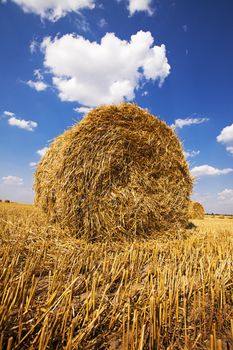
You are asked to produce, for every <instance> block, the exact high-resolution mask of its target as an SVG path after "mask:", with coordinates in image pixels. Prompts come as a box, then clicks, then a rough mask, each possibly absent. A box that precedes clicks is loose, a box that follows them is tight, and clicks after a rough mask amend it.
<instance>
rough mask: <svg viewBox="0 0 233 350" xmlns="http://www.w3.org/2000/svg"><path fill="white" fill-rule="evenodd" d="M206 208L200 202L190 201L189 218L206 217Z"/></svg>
mask: <svg viewBox="0 0 233 350" xmlns="http://www.w3.org/2000/svg"><path fill="white" fill-rule="evenodd" d="M204 216H205V210H204V207H203V206H202V205H201V203H199V202H193V201H190V203H189V218H190V219H204Z"/></svg>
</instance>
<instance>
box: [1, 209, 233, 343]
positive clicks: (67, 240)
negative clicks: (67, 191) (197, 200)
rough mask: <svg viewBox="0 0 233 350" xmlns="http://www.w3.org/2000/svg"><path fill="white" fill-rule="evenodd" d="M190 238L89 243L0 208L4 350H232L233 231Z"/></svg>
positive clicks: (220, 229) (211, 228)
mask: <svg viewBox="0 0 233 350" xmlns="http://www.w3.org/2000/svg"><path fill="white" fill-rule="evenodd" d="M194 223H195V224H196V225H197V229H196V230H193V231H190V232H191V234H190V237H189V238H188V239H186V240H173V241H171V240H170V241H167V242H161V241H153V240H150V241H145V242H143V241H138V240H135V241H134V242H133V243H127V242H125V243H124V244H122V243H121V244H120V243H118V244H117V243H107V242H106V243H94V244H91V243H87V242H86V241H84V240H77V239H75V238H73V237H70V236H69V234H68V233H67V232H64V231H61V229H60V228H58V227H57V226H48V225H47V224H45V221H44V217H43V216H41V214H39V213H38V212H37V211H36V210H35V209H34V207H33V206H20V205H15V204H4V203H1V204H0V232H1V236H0V239H1V242H0V243H1V245H0V259H1V260H0V264H1V270H0V334H1V336H0V349H1V350H2V349H7V350H11V349H31V350H32V349H35V350H42V349H43V350H45V349H57V350H60V349H64V350H68V349H69V350H71V349H80V350H87V349H93V350H94V349H96V350H97V349H98V350H101V349H111V350H118V349H119V350H133V349H134V350H144V349H145V350H146V349H148V350H154V349H167V350H168V349H169V350H172V349H174V350H175V349H186V350H195V349H211V350H221V349H223V350H230V349H232V347H233V340H232V335H233V334H232V333H233V312H232V255H233V242H232V233H233V227H232V224H231V220H229V219H224V220H223V219H221V220H220V219H213V218H206V219H205V220H200V221H199V220H196V221H194Z"/></svg>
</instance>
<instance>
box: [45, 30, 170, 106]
mask: <svg viewBox="0 0 233 350" xmlns="http://www.w3.org/2000/svg"><path fill="white" fill-rule="evenodd" d="M153 41H154V39H153V37H152V35H151V33H150V32H143V31H139V32H137V33H136V34H135V35H132V36H131V40H130V41H129V42H128V41H126V40H121V39H119V38H118V37H117V36H116V35H115V34H114V33H107V34H106V35H105V36H104V37H103V38H102V39H101V42H100V43H97V42H90V41H89V40H86V39H85V38H83V37H82V36H75V35H72V34H67V35H64V36H62V37H60V38H58V37H56V38H55V39H53V40H52V39H51V38H45V39H44V40H43V43H42V45H41V47H42V49H43V50H44V56H45V59H44V65H45V66H46V67H47V68H49V69H50V72H51V73H52V74H53V83H54V85H55V86H56V88H57V89H58V91H59V97H60V99H61V100H62V101H73V102H75V101H76V102H79V103H80V104H82V105H86V106H97V105H100V104H107V103H118V102H121V101H123V100H133V99H134V92H135V89H136V88H137V89H138V88H139V87H141V85H142V81H143V82H145V80H148V81H155V80H158V81H159V84H160V85H161V84H162V83H163V82H164V80H165V78H166V77H167V76H168V75H169V73H170V65H169V64H168V61H167V57H166V48H165V45H161V46H156V45H155V46H152V45H153ZM129 62H130V64H129Z"/></svg>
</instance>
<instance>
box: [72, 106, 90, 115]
mask: <svg viewBox="0 0 233 350" xmlns="http://www.w3.org/2000/svg"><path fill="white" fill-rule="evenodd" d="M91 109H92V108H90V107H84V106H83V107H77V108H74V111H75V112H77V113H80V114H87V113H88V112H90V111H91Z"/></svg>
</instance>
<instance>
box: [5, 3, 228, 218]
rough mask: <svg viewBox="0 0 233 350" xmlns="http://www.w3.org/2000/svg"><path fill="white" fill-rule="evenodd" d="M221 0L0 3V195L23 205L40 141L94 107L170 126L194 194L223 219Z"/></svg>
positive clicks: (224, 43) (224, 14)
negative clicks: (124, 104) (143, 115)
mask: <svg viewBox="0 0 233 350" xmlns="http://www.w3.org/2000/svg"><path fill="white" fill-rule="evenodd" d="M232 13H233V3H232V1H231V0H223V1H220V0H209V1H208V0H206V1H201V0H198V1H193V0H190V1H186V0H183V1H182V0H179V1H178V0H177V1H172V0H163V1H156V0H152V1H150V0H69V1H68V0H56V1H55V0H49V1H48V0H37V1H32V0H7V1H6V0H5V1H0V44H1V54H0V91H1V94H0V164H1V166H0V198H2V199H10V200H15V201H19V202H28V203H30V202H33V197H34V194H33V191H32V185H33V173H34V170H35V164H36V163H37V162H38V161H39V160H40V157H41V156H42V155H43V153H44V151H45V150H46V148H45V147H47V146H48V145H49V141H50V140H52V139H53V138H54V137H56V136H57V135H59V134H60V133H62V132H63V131H64V130H65V129H66V128H67V127H69V126H71V125H72V124H73V123H74V122H75V121H78V120H80V119H81V118H82V116H83V112H85V111H87V110H88V108H91V107H94V106H97V105H99V104H102V103H104V102H105V103H115V102H120V101H122V100H126V101H133V102H136V103H137V104H139V105H140V106H141V107H143V108H148V110H149V111H150V112H151V113H152V114H154V115H156V116H159V117H160V118H161V119H163V120H165V121H166V122H167V123H168V124H169V125H173V127H174V128H175V130H176V132H177V134H178V136H179V137H180V139H181V140H182V142H183V145H184V149H185V152H186V156H187V160H188V161H189V164H190V169H191V171H192V173H193V175H194V176H195V177H196V184H195V187H194V193H193V199H194V200H197V201H200V202H202V203H203V204H204V206H205V208H206V210H207V212H218V213H227V214H233V104H232V98H233V65H232V62H233V45H232V37H233V21H232Z"/></svg>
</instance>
